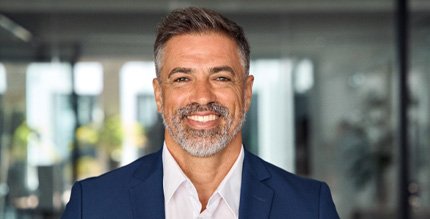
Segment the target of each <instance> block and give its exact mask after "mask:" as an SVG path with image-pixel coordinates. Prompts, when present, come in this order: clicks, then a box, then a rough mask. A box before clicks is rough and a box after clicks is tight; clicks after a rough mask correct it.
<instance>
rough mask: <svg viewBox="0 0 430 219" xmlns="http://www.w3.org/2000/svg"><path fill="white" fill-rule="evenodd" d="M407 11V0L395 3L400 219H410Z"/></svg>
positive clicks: (398, 0) (399, 0)
mask: <svg viewBox="0 0 430 219" xmlns="http://www.w3.org/2000/svg"><path fill="white" fill-rule="evenodd" d="M408 22H409V9H408V0H397V2H396V33H397V39H396V40H397V65H398V66H397V67H398V68H397V69H398V73H399V77H398V80H399V133H398V134H399V135H398V138H399V162H400V163H399V200H398V201H399V202H398V211H399V212H398V215H399V218H400V219H409V218H410V205H409V196H410V193H409V188H408V187H409V170H410V169H409V141H408V127H409V121H408V116H407V114H408V109H409V89H408V70H409V66H408V63H409V51H408V43H409V38H408V36H409V27H408Z"/></svg>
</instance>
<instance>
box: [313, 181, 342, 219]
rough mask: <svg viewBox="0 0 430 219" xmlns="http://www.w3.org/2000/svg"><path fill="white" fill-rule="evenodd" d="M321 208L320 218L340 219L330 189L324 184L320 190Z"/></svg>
mask: <svg viewBox="0 0 430 219" xmlns="http://www.w3.org/2000/svg"><path fill="white" fill-rule="evenodd" d="M319 206H320V208H319V217H318V218H320V219H339V215H338V214H337V211H336V207H335V205H334V203H333V199H332V197H331V193H330V189H329V187H328V186H327V184H325V183H323V184H322V185H321V189H320V205H319Z"/></svg>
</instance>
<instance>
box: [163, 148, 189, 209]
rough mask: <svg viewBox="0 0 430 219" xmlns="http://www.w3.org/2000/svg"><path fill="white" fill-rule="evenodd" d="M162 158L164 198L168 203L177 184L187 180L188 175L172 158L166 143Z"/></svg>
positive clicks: (177, 186)
mask: <svg viewBox="0 0 430 219" xmlns="http://www.w3.org/2000/svg"><path fill="white" fill-rule="evenodd" d="M162 159H163V189H164V199H165V202H166V203H168V202H169V201H170V199H171V198H172V196H173V194H175V192H176V190H177V189H178V188H179V186H180V185H181V184H182V183H184V182H186V181H187V180H188V177H187V176H186V175H185V174H184V172H183V171H182V169H181V168H180V167H179V165H178V163H177V162H176V160H175V159H174V158H173V156H172V154H171V153H170V151H169V150H168V149H167V146H166V144H164V146H163V152H162Z"/></svg>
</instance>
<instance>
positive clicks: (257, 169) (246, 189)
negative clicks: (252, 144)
mask: <svg viewBox="0 0 430 219" xmlns="http://www.w3.org/2000/svg"><path fill="white" fill-rule="evenodd" d="M268 178H270V173H269V172H268V171H267V170H266V168H265V167H264V164H263V163H262V161H261V160H260V159H258V158H257V157H255V156H254V155H252V154H251V153H249V152H247V151H245V159H244V162H243V171H242V187H241V193H240V206H239V218H240V219H245V218H246V219H248V218H269V215H270V209H271V206H272V199H273V190H272V189H271V188H269V187H268V186H266V185H265V184H264V183H263V180H266V179H268Z"/></svg>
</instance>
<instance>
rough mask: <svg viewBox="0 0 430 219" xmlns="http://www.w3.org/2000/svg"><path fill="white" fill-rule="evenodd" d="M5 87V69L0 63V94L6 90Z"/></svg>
mask: <svg viewBox="0 0 430 219" xmlns="http://www.w3.org/2000/svg"><path fill="white" fill-rule="evenodd" d="M6 88H7V82H6V69H5V67H4V65H3V64H1V63H0V94H4V93H5V92H6Z"/></svg>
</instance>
